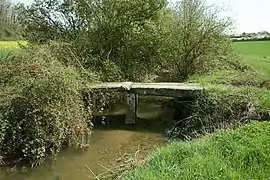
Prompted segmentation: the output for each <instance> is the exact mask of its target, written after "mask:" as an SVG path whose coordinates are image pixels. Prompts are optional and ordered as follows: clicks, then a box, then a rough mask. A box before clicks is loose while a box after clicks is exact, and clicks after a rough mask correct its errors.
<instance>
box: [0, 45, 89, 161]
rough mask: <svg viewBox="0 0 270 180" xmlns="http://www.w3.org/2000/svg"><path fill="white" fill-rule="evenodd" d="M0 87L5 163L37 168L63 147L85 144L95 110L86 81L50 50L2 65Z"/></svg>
mask: <svg viewBox="0 0 270 180" xmlns="http://www.w3.org/2000/svg"><path fill="white" fill-rule="evenodd" d="M88 80H90V81H91V79H88ZM0 84H1V86H0V93H1V94H0V121H1V122H0V124H1V125H0V154H1V155H2V156H3V159H4V161H5V162H7V163H26V164H28V165H31V166H35V165H38V164H40V163H42V162H43V161H44V159H45V158H46V157H48V156H49V155H56V154H57V153H59V151H60V150H61V148H62V147H64V146H65V145H70V146H77V147H79V146H81V145H82V146H83V145H85V144H87V141H86V137H87V136H88V135H89V134H90V133H91V130H90V127H91V126H89V125H90V124H91V123H89V122H90V119H89V118H90V115H91V111H89V109H86V108H85V104H84V102H83V101H82V95H81V90H82V89H83V88H84V86H85V85H84V84H86V79H85V78H84V77H83V76H81V73H79V71H78V70H77V69H76V68H74V67H72V66H66V65H64V64H63V63H61V62H59V61H58V60H57V59H56V58H55V57H53V55H52V53H51V51H49V47H48V46H45V47H43V48H41V49H30V50H24V51H22V52H21V53H19V54H14V55H13V56H11V57H10V58H8V59H6V60H3V61H0Z"/></svg>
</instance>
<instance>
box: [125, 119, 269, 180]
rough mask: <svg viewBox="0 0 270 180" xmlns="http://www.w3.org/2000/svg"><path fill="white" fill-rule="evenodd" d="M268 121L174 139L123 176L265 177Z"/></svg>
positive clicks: (134, 178)
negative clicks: (180, 140)
mask: <svg viewBox="0 0 270 180" xmlns="http://www.w3.org/2000/svg"><path fill="white" fill-rule="evenodd" d="M269 149H270V122H253V123H252V124H250V125H245V126H243V127H241V128H239V129H237V130H234V131H227V132H219V133H216V134H213V135H208V136H206V137H204V138H202V139H197V140H193V141H187V142H174V143H172V144H170V145H168V146H167V147H165V148H162V149H159V150H157V151H155V152H154V153H153V154H152V156H151V158H150V161H149V162H148V163H147V164H146V165H145V166H143V167H141V168H138V169H136V170H135V171H134V172H131V173H129V174H127V175H126V176H125V179H129V180H143V179H160V180H161V179H164V180H165V179H166V180H170V179H171V180H175V179H268V178H269V177H270V151H269Z"/></svg>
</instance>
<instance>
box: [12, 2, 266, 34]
mask: <svg viewBox="0 0 270 180" xmlns="http://www.w3.org/2000/svg"><path fill="white" fill-rule="evenodd" d="M13 1H14V2H23V3H25V4H28V5H29V4H31V3H32V2H33V0H13ZM172 1H176V0H172ZM206 1H207V2H208V3H210V4H217V5H218V6H222V7H225V9H226V10H227V12H226V13H223V15H222V16H228V17H231V18H232V19H233V20H234V21H235V25H234V29H235V30H234V31H235V33H243V32H246V33H250V32H259V31H269V32H270V19H269V17H270V9H269V8H270V0H206Z"/></svg>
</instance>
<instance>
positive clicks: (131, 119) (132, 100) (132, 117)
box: [125, 93, 138, 124]
mask: <svg viewBox="0 0 270 180" xmlns="http://www.w3.org/2000/svg"><path fill="white" fill-rule="evenodd" d="M137 102H138V101H137V94H132V93H127V94H126V103H127V112H126V119H125V123H126V124H135V123H136V118H137Z"/></svg>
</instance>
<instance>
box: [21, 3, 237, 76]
mask: <svg viewBox="0 0 270 180" xmlns="http://www.w3.org/2000/svg"><path fill="white" fill-rule="evenodd" d="M166 4H167V2H166V1H165V0H147V1H142V0H137V1H133V0H128V1H123V0H105V1H99V0H94V1H89V0H74V1H63V2H62V1H52V0H46V1H41V0H36V1H34V3H33V4H32V5H31V6H29V7H21V8H20V12H21V13H20V22H21V24H22V25H23V26H24V29H25V31H24V32H25V38H26V39H27V40H28V41H29V42H31V43H35V44H36V43H48V42H49V41H51V40H53V41H57V42H65V43H68V44H70V46H71V49H72V52H74V53H75V55H76V57H79V60H80V61H81V64H82V65H83V67H84V68H87V69H88V68H90V69H94V70H95V71H98V72H99V73H100V74H101V75H102V80H103V81H113V80H114V81H119V80H131V81H145V80H146V79H148V80H149V79H150V80H152V79H153V77H154V76H155V74H162V72H160V71H163V70H167V71H168V70H169V71H170V73H171V74H172V75H171V76H173V77H172V78H171V79H169V81H172V80H174V81H182V80H183V79H186V78H187V77H188V76H190V75H193V74H195V73H201V72H205V71H211V70H213V69H214V68H215V67H218V66H223V64H224V62H225V63H226V62H227V61H228V59H229V60H231V59H232V58H233V57H232V56H231V48H230V47H231V46H230V41H229V40H228V39H227V38H226V36H225V34H224V32H225V31H226V30H227V29H228V28H229V27H230V24H231V21H230V20H227V19H218V18H217V16H216V15H217V14H218V13H219V12H220V10H219V8H217V7H208V6H206V4H205V3H204V2H203V1H202V0H192V1H187V0H180V1H179V3H178V5H177V6H176V7H173V8H171V7H166ZM103 74H104V75H103Z"/></svg>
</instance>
